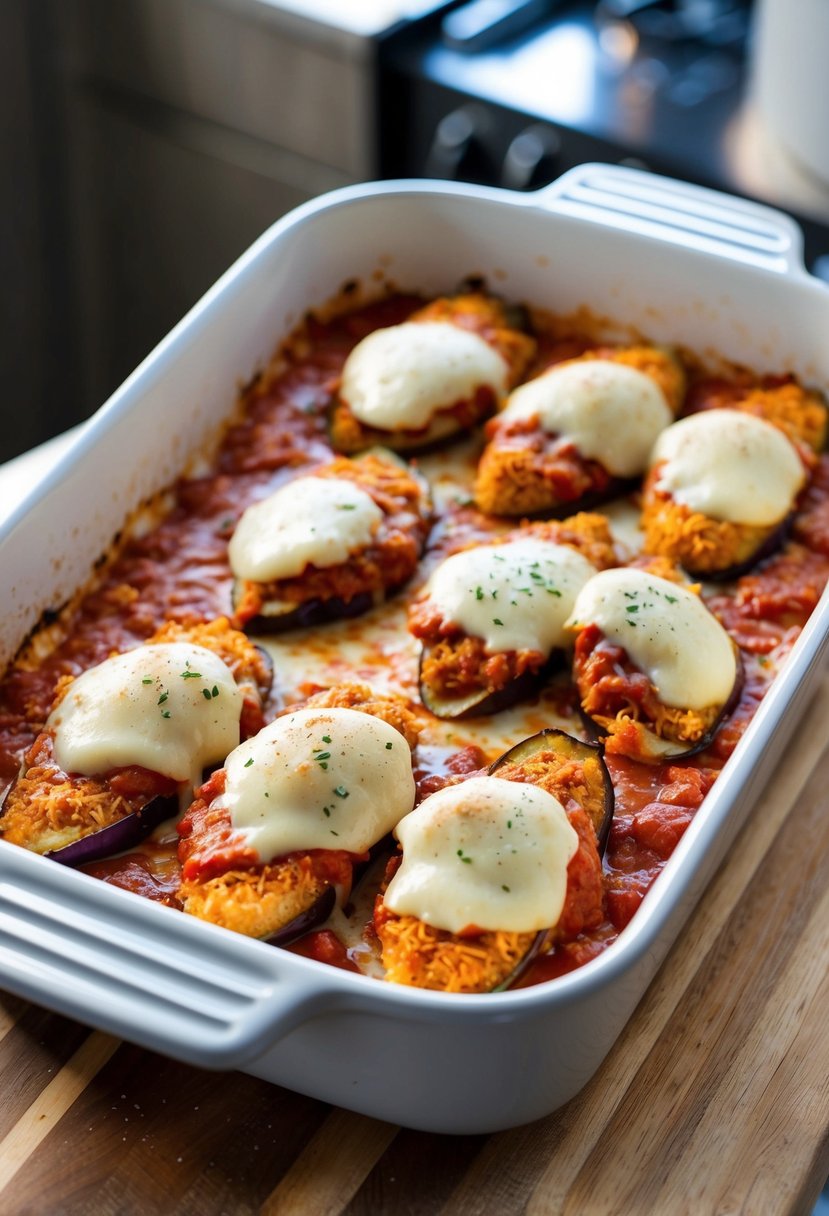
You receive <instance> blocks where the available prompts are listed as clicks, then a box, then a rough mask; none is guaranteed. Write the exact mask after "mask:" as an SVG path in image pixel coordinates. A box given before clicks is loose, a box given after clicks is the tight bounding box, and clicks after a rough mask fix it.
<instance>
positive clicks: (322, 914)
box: [264, 887, 337, 946]
mask: <svg viewBox="0 0 829 1216" xmlns="http://www.w3.org/2000/svg"><path fill="white" fill-rule="evenodd" d="M336 902H337V892H336V891H335V890H334V888H333V887H326V888H325V890H324V891H323V892H322V893H321V894H320V895H318V896H317V898H316V899H315V900H314V902H313V903H312V904H311V905H310V906H309V907H307V908H306V909H305V911H304V912H300V914H299V916H295V917H294V919H293V920H292V921H289V922H288V924H287V925H283V926H282V928H281V929H277V931H276V933H274V934H272V935H271V936H270V937H266V938H264V941H265V942H266V943H267V944H268V945H269V946H289V945H290V944H291V942H295V941H296V940H297V938H298V937H302V936H303V934H305V933H310V931H311V930H312V929H316V927H317V925H321V924H322V923H323V921H326V920H328V917H329V916H330V915H331V913H332V912H333V911H334V905H335V903H336Z"/></svg>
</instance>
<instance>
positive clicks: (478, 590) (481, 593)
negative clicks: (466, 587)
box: [475, 587, 484, 600]
mask: <svg viewBox="0 0 829 1216" xmlns="http://www.w3.org/2000/svg"><path fill="white" fill-rule="evenodd" d="M483 598H484V589H483V587H476V588H475V599H476V600H482V599H483Z"/></svg>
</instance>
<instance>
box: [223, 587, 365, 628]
mask: <svg viewBox="0 0 829 1216" xmlns="http://www.w3.org/2000/svg"><path fill="white" fill-rule="evenodd" d="M237 598H238V596H237V594H236V591H235V586H234V594H233V599H234V602H235V601H236V600H237ZM380 602H381V600H380V599H378V598H376V597H375V596H374V595H373V594H372V593H371V592H370V591H361V592H360V593H359V594H357V595H355V596H353V597H352V598H351V599H350V600H344V599H342V598H341V597H340V596H338V595H334V596H332V597H331V598H330V599H325V600H323V599H319V598H317V599H313V600H305V601H304V603H302V604H285V605H284V607H283V606H280V611H279V612H273V613H271V612H260V613H259V615H258V616H254V617H251V619H250V620H249V621H246V622H245V624H244V626H243V628H244V630H245V633H248V634H253V635H257V634H263V633H264V634H269V633H286V632H287V631H288V630H289V629H306V628H308V627H309V626H313V625H329V624H331V622H332V621H341V620H346V619H349V618H351V617H355V616H362V615H363V614H364V613H366V612H369V611H370V610H371V609H372V608H374V607H376V605H377V604H379V603H380Z"/></svg>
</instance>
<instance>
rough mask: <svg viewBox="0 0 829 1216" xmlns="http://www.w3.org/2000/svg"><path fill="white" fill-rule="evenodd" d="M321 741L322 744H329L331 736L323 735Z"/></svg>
mask: <svg viewBox="0 0 829 1216" xmlns="http://www.w3.org/2000/svg"><path fill="white" fill-rule="evenodd" d="M322 741H323V743H330V742H331V736H330V735H323V736H322Z"/></svg>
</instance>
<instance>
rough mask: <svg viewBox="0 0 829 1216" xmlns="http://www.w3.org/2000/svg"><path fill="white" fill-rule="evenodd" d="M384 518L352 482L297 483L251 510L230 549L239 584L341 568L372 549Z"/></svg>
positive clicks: (314, 480) (308, 479)
mask: <svg viewBox="0 0 829 1216" xmlns="http://www.w3.org/2000/svg"><path fill="white" fill-rule="evenodd" d="M382 518H383V512H382V511H381V510H380V508H379V507H378V506H377V503H376V502H375V501H374V499H373V498H372V497H371V495H370V494H367V493H366V492H365V490H361V489H360V487H359V486H356V485H355V484H354V482H353V481H347V480H346V479H340V478H336V477H297V478H296V479H295V480H294V481H290V482H288V483H287V485H284V486H281V487H280V489H278V490H277V491H276V493H275V494H271V495H270V497H269V498H265V499H263V501H262V502H258V503H254V505H253V506H252V507H248V509H247V511H245V513H244V514H243V515H242V518H241V519H240V520H239V523H238V524H237V526H236V531H235V532H234V533H233V536H232V537H231V540H230V544H229V546H228V556H229V558H230V568H231V570H232V571H233V573H234V574H235V575H236V577H237V578H247V579H252V580H253V581H254V582H259V583H266V582H270V581H271V580H273V579H279V578H293V577H294V576H295V575H297V574H302V572H303V570H304V569H305V567H306V566H308V565H314V566H318V567H322V568H324V567H326V566H338V565H339V564H340V563H341V562H345V561H347V560H348V558H349V557H350V555H351V554H352V553H354V552H355V551H356V550H358V549H364V548H365V547H366V545H368V544H370V542H371V539H372V537H373V536H374V534H375V532H376V531H377V528H378V526H379V524H380V521H381V520H382Z"/></svg>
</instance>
